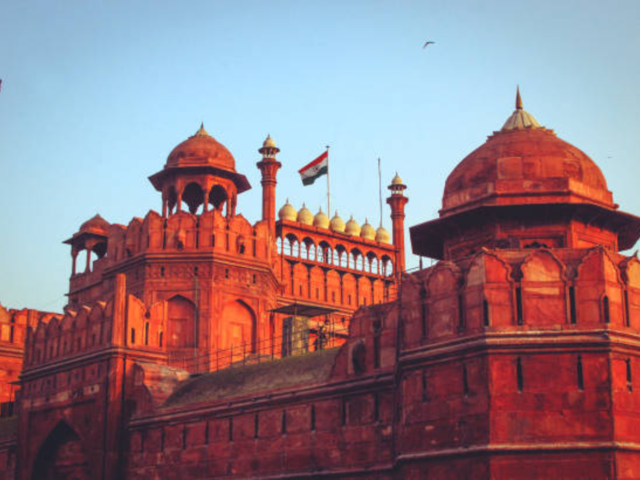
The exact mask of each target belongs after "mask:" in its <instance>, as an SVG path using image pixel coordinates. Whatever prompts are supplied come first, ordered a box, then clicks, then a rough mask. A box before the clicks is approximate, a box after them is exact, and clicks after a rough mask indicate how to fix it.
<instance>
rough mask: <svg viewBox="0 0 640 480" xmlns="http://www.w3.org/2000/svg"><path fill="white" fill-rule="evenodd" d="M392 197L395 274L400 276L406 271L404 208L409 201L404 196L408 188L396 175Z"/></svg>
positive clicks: (392, 187) (390, 198) (390, 201)
mask: <svg viewBox="0 0 640 480" xmlns="http://www.w3.org/2000/svg"><path fill="white" fill-rule="evenodd" d="M388 188H389V190H390V191H391V196H390V197H389V198H387V203H388V204H389V205H390V206H391V223H392V230H393V246H394V247H396V259H395V272H396V273H397V274H398V275H400V274H401V273H402V272H404V270H405V265H404V206H405V205H406V204H407V202H408V201H409V199H408V198H407V197H405V196H404V191H405V190H406V188H407V186H406V185H404V184H403V183H402V179H401V178H400V176H399V175H398V174H397V173H396V176H395V177H393V180H392V181H391V185H389V187H388Z"/></svg>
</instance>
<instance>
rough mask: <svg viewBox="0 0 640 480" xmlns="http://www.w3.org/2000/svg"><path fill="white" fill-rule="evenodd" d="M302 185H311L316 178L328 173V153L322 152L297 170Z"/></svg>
mask: <svg viewBox="0 0 640 480" xmlns="http://www.w3.org/2000/svg"><path fill="white" fill-rule="evenodd" d="M298 173H299V174H300V177H302V184H303V185H305V186H306V185H311V184H312V183H313V182H315V181H316V179H317V178H318V177H321V176H322V175H326V174H328V173H329V151H326V152H324V153H323V154H322V155H320V156H319V157H318V158H316V159H315V160H314V161H313V162H311V163H310V164H308V165H305V166H304V167H302V168H301V169H300V170H298Z"/></svg>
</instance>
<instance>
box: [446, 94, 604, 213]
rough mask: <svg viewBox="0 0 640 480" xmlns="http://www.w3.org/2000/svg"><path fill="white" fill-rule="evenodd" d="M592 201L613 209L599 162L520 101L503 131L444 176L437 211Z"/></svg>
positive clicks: (489, 139)
mask: <svg viewBox="0 0 640 480" xmlns="http://www.w3.org/2000/svg"><path fill="white" fill-rule="evenodd" d="M567 202H568V203H595V204H598V205H601V206H606V207H609V208H611V207H613V199H612V195H611V192H609V191H608V190H607V182H606V180H605V178H604V176H603V175H602V172H601V171H600V169H599V168H598V166H597V165H596V164H595V163H594V162H593V160H591V159H590V158H589V157H588V156H587V155H586V154H585V153H584V152H582V151H581V150H579V149H578V148H576V147H574V146H573V145H570V144H569V143H567V142H565V141H564V140H561V139H559V138H558V137H557V136H556V135H555V133H554V132H553V131H552V130H548V129H546V128H544V127H541V126H540V125H539V124H538V123H537V122H536V121H535V119H534V118H533V116H531V115H530V114H529V113H527V112H525V111H524V110H522V104H521V101H519V95H518V102H517V104H516V111H515V112H514V113H513V115H511V117H509V119H508V120H507V122H506V123H505V125H504V127H503V128H502V130H500V131H499V132H495V133H494V134H493V135H492V136H490V137H489V138H488V140H487V141H486V142H485V143H484V145H482V146H480V147H479V148H477V149H476V150H475V151H473V152H472V153H471V154H469V155H468V156H467V157H466V158H465V159H464V160H462V162H460V163H459V164H458V166H457V167H456V168H455V169H454V170H453V172H451V174H450V175H449V177H448V178H447V181H446V184H445V189H444V195H443V201H442V211H441V215H448V214H450V213H454V212H458V211H463V210H467V209H470V208H475V207H478V206H484V205H514V204H531V203H567Z"/></svg>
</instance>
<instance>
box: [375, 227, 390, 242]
mask: <svg viewBox="0 0 640 480" xmlns="http://www.w3.org/2000/svg"><path fill="white" fill-rule="evenodd" d="M376 242H378V243H391V234H390V233H389V232H388V231H387V229H386V228H384V227H383V226H382V225H380V226H379V227H378V230H376Z"/></svg>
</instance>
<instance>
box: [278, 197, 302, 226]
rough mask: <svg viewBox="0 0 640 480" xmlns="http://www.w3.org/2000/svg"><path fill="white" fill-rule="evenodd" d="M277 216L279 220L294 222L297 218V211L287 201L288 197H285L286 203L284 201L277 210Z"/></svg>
mask: <svg viewBox="0 0 640 480" xmlns="http://www.w3.org/2000/svg"><path fill="white" fill-rule="evenodd" d="M278 218H279V219H280V220H289V221H290V222H295V221H296V219H297V218H298V212H297V211H296V209H295V208H294V207H293V205H291V204H290V203H289V199H288V198H287V203H285V204H284V205H283V206H282V208H281V209H280V211H278Z"/></svg>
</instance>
